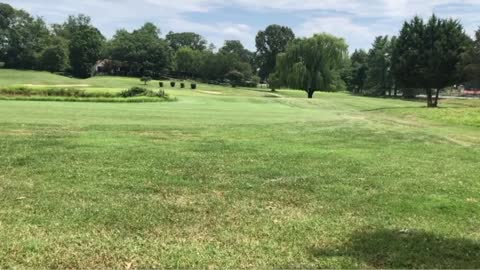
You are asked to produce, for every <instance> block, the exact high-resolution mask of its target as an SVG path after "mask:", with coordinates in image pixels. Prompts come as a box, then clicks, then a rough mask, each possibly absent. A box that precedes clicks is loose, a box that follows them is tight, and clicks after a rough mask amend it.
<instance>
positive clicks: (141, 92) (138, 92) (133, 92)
mask: <svg viewBox="0 0 480 270" xmlns="http://www.w3.org/2000/svg"><path fill="white" fill-rule="evenodd" d="M119 96H120V97H123V98H130V97H142V96H144V97H161V98H164V97H167V94H166V93H165V91H164V90H160V91H152V90H148V89H146V88H142V87H132V88H130V89H128V90H125V91H122V92H121V93H120V94H119Z"/></svg>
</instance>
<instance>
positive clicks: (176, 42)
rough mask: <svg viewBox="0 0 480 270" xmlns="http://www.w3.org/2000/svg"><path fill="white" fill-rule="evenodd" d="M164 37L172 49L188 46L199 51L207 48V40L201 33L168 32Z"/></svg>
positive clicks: (176, 49)
mask: <svg viewBox="0 0 480 270" xmlns="http://www.w3.org/2000/svg"><path fill="white" fill-rule="evenodd" d="M165 39H166V40H167V42H168V45H170V47H171V48H172V49H173V50H174V51H178V50H179V49H180V48H182V47H189V48H191V49H193V50H199V51H203V50H205V49H207V40H205V39H204V38H203V37H202V36H201V35H199V34H197V33H193V32H183V33H174V32H169V33H168V34H167V36H166V37H165Z"/></svg>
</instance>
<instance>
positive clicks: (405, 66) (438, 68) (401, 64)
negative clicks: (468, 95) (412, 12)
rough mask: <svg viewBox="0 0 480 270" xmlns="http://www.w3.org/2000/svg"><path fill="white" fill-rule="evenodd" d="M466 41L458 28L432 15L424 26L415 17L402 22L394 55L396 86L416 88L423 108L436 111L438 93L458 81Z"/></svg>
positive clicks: (466, 37)
mask: <svg viewBox="0 0 480 270" xmlns="http://www.w3.org/2000/svg"><path fill="white" fill-rule="evenodd" d="M468 42H469V37H468V36H467V35H466V34H465V31H464V29H463V27H462V25H461V24H460V23H459V22H458V21H456V20H452V19H440V18H438V17H436V16H435V15H433V16H432V17H431V18H430V19H429V20H428V22H424V21H423V19H421V18H420V17H415V18H414V19H412V20H411V21H410V22H405V24H404V26H403V28H402V30H401V31H400V35H399V37H398V40H397V41H396V46H395V48H394V51H395V52H394V54H395V55H396V57H397V59H396V60H397V62H396V63H395V65H394V70H393V72H394V74H395V78H396V79H397V82H398V83H399V84H400V85H401V86H403V87H407V88H420V89H423V90H424V91H425V94H426V95H427V105H428V106H429V107H437V105H438V97H439V92H440V90H442V89H443V88H445V87H447V86H451V85H453V84H455V83H456V82H458V81H459V79H460V77H459V73H458V69H457V65H458V64H459V63H460V61H461V56H462V54H463V53H464V52H465V51H466V49H467V47H468Z"/></svg>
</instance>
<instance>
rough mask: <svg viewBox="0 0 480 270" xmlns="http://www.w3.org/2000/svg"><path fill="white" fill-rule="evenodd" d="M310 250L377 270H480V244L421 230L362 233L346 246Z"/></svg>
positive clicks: (354, 236) (316, 254) (314, 254)
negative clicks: (349, 259)
mask: <svg viewBox="0 0 480 270" xmlns="http://www.w3.org/2000/svg"><path fill="white" fill-rule="evenodd" d="M310 251H311V253H312V255H313V256H315V257H338V256H340V257H345V256H346V257H351V258H354V259H356V260H358V261H359V262H364V263H366V264H367V265H368V266H369V267H374V268H390V269H391V268H396V269H400V268H402V269H403V268H417V269H418V268H421V269H433V268H436V269H438V268H441V269H479V268H480V242H477V241H473V240H468V239H455V238H445V237H442V236H439V235H435V234H431V233H426V232H421V231H416V232H402V231H393V230H379V231H373V232H372V231H370V232H358V233H355V234H354V235H352V238H351V240H350V242H348V243H347V244H346V245H345V246H342V247H339V248H337V249H334V250H331V249H319V248H312V249H311V250H310Z"/></svg>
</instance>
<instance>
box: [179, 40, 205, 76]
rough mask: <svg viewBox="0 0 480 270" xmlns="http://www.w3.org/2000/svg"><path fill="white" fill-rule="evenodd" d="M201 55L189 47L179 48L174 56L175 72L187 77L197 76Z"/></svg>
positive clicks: (200, 64)
mask: <svg viewBox="0 0 480 270" xmlns="http://www.w3.org/2000/svg"><path fill="white" fill-rule="evenodd" d="M202 56H203V54H202V52H201V51H197V50H193V49H192V48H190V47H183V48H180V49H179V50H178V51H177V53H176V54H175V63H176V71H177V72H180V73H182V74H184V75H185V76H187V77H196V76H199V73H200V67H201V66H202V60H203V57H202Z"/></svg>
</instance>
